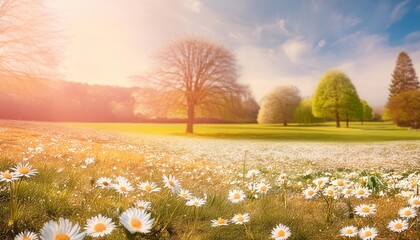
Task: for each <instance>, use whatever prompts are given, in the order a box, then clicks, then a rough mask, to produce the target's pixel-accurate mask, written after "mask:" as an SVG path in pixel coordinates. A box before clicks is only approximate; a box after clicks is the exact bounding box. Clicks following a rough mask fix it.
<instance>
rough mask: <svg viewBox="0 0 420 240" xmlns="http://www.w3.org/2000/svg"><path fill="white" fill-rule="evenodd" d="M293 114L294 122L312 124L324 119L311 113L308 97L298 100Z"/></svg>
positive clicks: (310, 100)
mask: <svg viewBox="0 0 420 240" xmlns="http://www.w3.org/2000/svg"><path fill="white" fill-rule="evenodd" d="M294 116H295V120H296V122H298V123H303V124H314V123H320V122H323V121H324V119H323V118H317V117H315V116H314V115H313V114H312V99H310V98H307V99H305V100H303V101H302V102H300V104H299V106H298V107H297V108H296V110H295V113H294Z"/></svg>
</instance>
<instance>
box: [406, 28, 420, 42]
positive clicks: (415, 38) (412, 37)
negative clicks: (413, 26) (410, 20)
mask: <svg viewBox="0 0 420 240" xmlns="http://www.w3.org/2000/svg"><path fill="white" fill-rule="evenodd" d="M404 41H405V42H409V43H410V42H420V31H417V32H412V33H409V34H407V36H405V37H404Z"/></svg>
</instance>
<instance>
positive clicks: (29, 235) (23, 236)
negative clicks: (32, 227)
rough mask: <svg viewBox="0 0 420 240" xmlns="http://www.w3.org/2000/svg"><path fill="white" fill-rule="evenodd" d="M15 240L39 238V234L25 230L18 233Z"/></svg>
mask: <svg viewBox="0 0 420 240" xmlns="http://www.w3.org/2000/svg"><path fill="white" fill-rule="evenodd" d="M14 240H38V236H37V235H36V233H34V232H30V231H27V230H25V231H24V232H21V233H19V234H18V235H16V237H15V238H14Z"/></svg>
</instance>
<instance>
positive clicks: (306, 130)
mask: <svg viewBox="0 0 420 240" xmlns="http://www.w3.org/2000/svg"><path fill="white" fill-rule="evenodd" d="M334 124H335V123H324V124H320V125H316V126H311V125H307V126H306V125H296V124H291V125H289V126H287V127H284V126H283V125H275V124H272V125H259V124H196V125H195V126H194V131H195V134H194V135H193V136H190V137H209V138H219V139H255V140H257V139H258V140H276V141H312V142H370V141H398V140H420V131H411V130H408V129H407V128H400V127H397V126H395V125H394V124H392V123H390V122H374V123H373V122H366V123H364V124H363V125H362V124H360V123H359V122H357V123H350V127H349V128H346V127H341V128H336V127H334V126H335V125H334ZM65 125H67V126H75V127H86V128H94V129H100V130H110V131H117V132H126V133H143V134H158V135H175V136H189V135H188V134H185V124H146V123H144V124H131V123H130V124H129V123H125V124H121V123H67V124H65Z"/></svg>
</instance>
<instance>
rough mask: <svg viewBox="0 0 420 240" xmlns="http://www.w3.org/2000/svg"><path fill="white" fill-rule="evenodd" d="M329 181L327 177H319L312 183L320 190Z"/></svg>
mask: <svg viewBox="0 0 420 240" xmlns="http://www.w3.org/2000/svg"><path fill="white" fill-rule="evenodd" d="M329 181H330V179H329V178H328V177H321V178H317V179H314V180H313V181H312V182H313V183H314V184H315V185H316V186H317V187H318V188H322V187H324V186H325V184H327V183H328V182H329Z"/></svg>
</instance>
